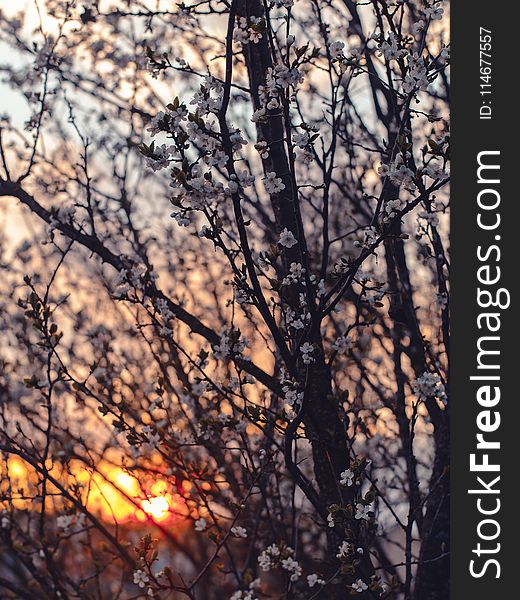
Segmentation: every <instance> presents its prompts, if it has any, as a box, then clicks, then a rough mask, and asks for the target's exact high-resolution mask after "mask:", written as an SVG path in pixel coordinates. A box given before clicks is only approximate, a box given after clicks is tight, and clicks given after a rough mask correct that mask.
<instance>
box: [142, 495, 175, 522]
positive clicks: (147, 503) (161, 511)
mask: <svg viewBox="0 0 520 600" xmlns="http://www.w3.org/2000/svg"><path fill="white" fill-rule="evenodd" d="M141 508H142V509H143V510H144V512H145V513H146V514H147V515H148V516H150V517H152V519H154V521H161V520H162V519H166V518H167V517H168V515H169V512H170V504H169V502H168V500H167V499H166V498H165V497H164V496H155V497H154V498H149V499H148V500H143V502H142V503H141Z"/></svg>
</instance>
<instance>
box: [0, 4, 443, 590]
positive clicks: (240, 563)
mask: <svg viewBox="0 0 520 600" xmlns="http://www.w3.org/2000/svg"><path fill="white" fill-rule="evenodd" d="M446 11H447V7H446V6H444V5H443V3H442V1H438V0H367V1H366V2H355V1H353V0H228V1H217V0H199V1H194V2H191V1H188V2H186V3H182V4H176V3H174V2H172V1H171V0H38V1H36V2H34V4H33V3H28V5H27V7H26V8H25V9H24V10H23V11H21V12H20V13H19V14H18V13H16V12H15V13H13V12H12V10H11V12H8V13H0V21H1V37H0V43H1V45H2V48H3V49H8V53H5V52H4V53H3V56H4V59H3V64H2V66H1V70H2V79H3V84H2V85H3V87H4V89H7V88H8V90H9V94H8V96H6V97H8V98H9V102H8V103H7V110H8V112H10V113H11V114H4V115H2V121H1V124H0V127H1V129H0V133H1V137H0V196H2V198H1V199H0V206H1V210H2V211H3V213H2V214H3V223H4V227H3V233H2V237H1V239H0V248H1V257H2V280H1V283H0V303H1V304H0V306H1V313H0V319H1V326H2V331H3V336H2V344H1V348H0V365H1V369H0V419H1V423H2V433H1V434H0V452H1V464H2V467H1V468H2V483H1V487H0V508H1V510H2V512H1V515H0V516H1V527H0V546H1V549H2V553H1V558H0V590H1V595H2V597H3V598H30V599H36V598H37V599H38V600H41V599H47V598H49V599H50V598H52V599H54V598H61V599H73V598H82V599H108V598H110V599H115V598H125V599H126V598H141V597H142V598H156V599H164V600H166V599H169V598H170V599H171V598H190V599H192V600H195V599H197V600H212V599H217V598H219V599H220V598H230V599H231V600H267V599H268V598H278V599H306V600H311V598H320V599H326V600H329V599H331V600H340V599H344V598H350V597H356V598H360V599H361V600H365V599H372V598H387V599H396V600H398V599H399V600H403V599H408V600H412V599H414V600H446V599H447V598H448V593H449V588H448V585H449V550H448V548H449V474H448V467H449V432H448V387H447V372H448V364H449V361H448V359H449V347H448V335H449V313H448V300H449V285H448V276H449V262H448V260H449V258H448V255H447V253H448V250H447V235H446V234H447V226H446V220H447V211H448V197H447V188H448V181H449V175H448V170H447V169H448V162H449V146H450V136H449V127H448V122H447V117H448V105H447V102H448V97H449V79H448V72H447V69H448V65H449V40H448V39H447V26H446ZM6 56H7V59H6ZM24 119H25V123H23V121H24Z"/></svg>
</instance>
